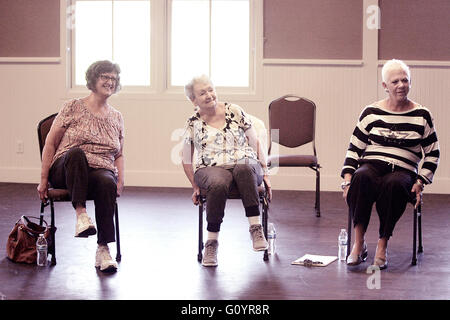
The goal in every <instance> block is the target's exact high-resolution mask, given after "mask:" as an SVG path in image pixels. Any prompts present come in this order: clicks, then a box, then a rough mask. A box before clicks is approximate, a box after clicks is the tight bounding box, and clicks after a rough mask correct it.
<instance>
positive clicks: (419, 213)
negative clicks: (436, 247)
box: [417, 204, 423, 253]
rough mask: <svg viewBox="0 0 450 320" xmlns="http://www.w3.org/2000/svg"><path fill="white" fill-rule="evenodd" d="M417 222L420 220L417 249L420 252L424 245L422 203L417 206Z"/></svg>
mask: <svg viewBox="0 0 450 320" xmlns="http://www.w3.org/2000/svg"><path fill="white" fill-rule="evenodd" d="M417 222H418V227H419V230H418V233H419V248H418V249H417V252H418V253H422V252H423V246H422V205H421V204H419V206H418V208H417Z"/></svg>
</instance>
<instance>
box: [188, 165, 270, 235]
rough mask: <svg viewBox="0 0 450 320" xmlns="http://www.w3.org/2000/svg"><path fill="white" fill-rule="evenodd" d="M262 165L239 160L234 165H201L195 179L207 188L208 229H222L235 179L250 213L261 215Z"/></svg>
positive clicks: (217, 230) (251, 214) (246, 209)
mask: <svg viewBox="0 0 450 320" xmlns="http://www.w3.org/2000/svg"><path fill="white" fill-rule="evenodd" d="M262 180H263V176H262V169H261V165H260V164H259V163H257V162H251V163H248V164H236V165H235V166H233V167H231V168H224V167H220V166H218V167H206V168H201V169H198V170H197V171H196V172H195V174H194V181H195V183H196V184H197V186H199V188H200V189H205V190H206V197H207V199H208V203H207V205H206V221H207V222H208V224H207V227H206V229H207V230H208V231H211V232H219V231H220V225H221V224H222V221H223V217H224V215H225V203H226V201H227V199H228V194H229V192H230V190H231V188H232V186H233V183H235V185H236V186H237V188H238V189H239V194H240V195H241V198H242V203H243V205H244V208H245V215H246V216H247V217H252V216H259V214H260V212H259V195H258V186H259V185H260V184H261V183H262Z"/></svg>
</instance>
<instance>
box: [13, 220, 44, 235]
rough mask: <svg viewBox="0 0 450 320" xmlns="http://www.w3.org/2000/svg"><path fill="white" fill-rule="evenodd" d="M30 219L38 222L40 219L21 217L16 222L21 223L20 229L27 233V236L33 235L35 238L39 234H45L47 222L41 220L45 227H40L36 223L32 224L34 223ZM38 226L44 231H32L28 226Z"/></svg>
mask: <svg viewBox="0 0 450 320" xmlns="http://www.w3.org/2000/svg"><path fill="white" fill-rule="evenodd" d="M30 219H35V220H40V218H38V217H33V216H25V215H23V216H22V217H20V219H19V221H17V222H18V223H20V222H21V224H22V228H23V229H24V230H25V231H26V232H27V233H28V234H30V235H34V236H37V235H39V234H41V233H44V234H45V233H46V232H47V230H48V224H47V221H45V220H44V219H42V221H43V222H44V223H45V226H41V225H39V224H37V223H34V222H32V221H31V220H30ZM33 225H34V226H39V227H42V228H44V230H42V231H37V230H34V229H32V228H31V227H30V226H33Z"/></svg>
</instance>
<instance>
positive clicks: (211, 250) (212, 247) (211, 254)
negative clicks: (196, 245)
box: [202, 240, 219, 267]
mask: <svg viewBox="0 0 450 320" xmlns="http://www.w3.org/2000/svg"><path fill="white" fill-rule="evenodd" d="M218 247H219V241H217V240H208V241H206V243H205V251H204V253H203V260H202V265H203V266H205V267H215V266H217V248H218Z"/></svg>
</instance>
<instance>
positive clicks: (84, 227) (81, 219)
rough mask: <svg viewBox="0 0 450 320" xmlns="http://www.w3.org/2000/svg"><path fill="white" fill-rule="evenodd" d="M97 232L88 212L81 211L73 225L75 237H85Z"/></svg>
mask: <svg viewBox="0 0 450 320" xmlns="http://www.w3.org/2000/svg"><path fill="white" fill-rule="evenodd" d="M96 233H97V230H96V229H95V226H94V224H93V223H92V220H91V218H89V216H88V214H87V213H86V212H85V213H82V214H81V215H79V216H78V217H77V224H76V226H75V237H78V238H87V237H88V236H92V235H94V234H96Z"/></svg>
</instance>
